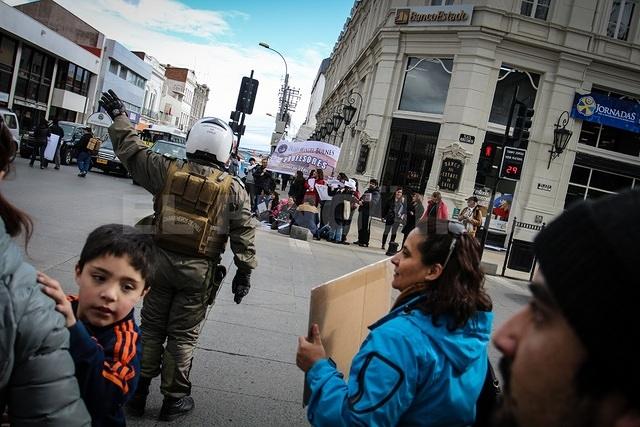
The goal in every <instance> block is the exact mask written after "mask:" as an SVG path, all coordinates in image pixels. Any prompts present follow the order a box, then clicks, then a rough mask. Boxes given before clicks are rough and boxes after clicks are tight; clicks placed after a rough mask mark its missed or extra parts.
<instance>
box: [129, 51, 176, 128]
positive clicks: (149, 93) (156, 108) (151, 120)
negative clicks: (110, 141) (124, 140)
mask: <svg viewBox="0 0 640 427" xmlns="http://www.w3.org/2000/svg"><path fill="white" fill-rule="evenodd" d="M133 53H134V54H135V55H136V56H137V57H138V58H140V59H142V60H143V61H144V62H145V63H146V64H149V65H150V66H151V77H150V78H149V80H147V82H146V83H145V86H144V99H143V101H142V112H141V117H140V124H141V126H145V125H149V124H160V123H162V122H163V121H164V118H163V117H161V114H160V113H161V104H162V94H163V92H164V91H165V88H164V86H165V84H166V82H165V76H164V73H165V71H166V69H165V66H164V65H162V64H161V63H160V61H158V60H157V59H156V58H154V57H153V56H151V55H147V54H146V53H145V52H133ZM170 121H171V120H170V119H169V120H167V123H166V124H168V123H169V122H170Z"/></svg>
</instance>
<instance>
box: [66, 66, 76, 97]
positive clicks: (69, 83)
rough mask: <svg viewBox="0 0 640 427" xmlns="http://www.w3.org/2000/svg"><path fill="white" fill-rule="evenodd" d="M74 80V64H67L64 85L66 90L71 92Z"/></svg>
mask: <svg viewBox="0 0 640 427" xmlns="http://www.w3.org/2000/svg"><path fill="white" fill-rule="evenodd" d="M75 78H76V64H73V63H69V68H68V69H67V82H66V84H65V86H66V88H67V89H68V90H73V81H74V80H75Z"/></svg>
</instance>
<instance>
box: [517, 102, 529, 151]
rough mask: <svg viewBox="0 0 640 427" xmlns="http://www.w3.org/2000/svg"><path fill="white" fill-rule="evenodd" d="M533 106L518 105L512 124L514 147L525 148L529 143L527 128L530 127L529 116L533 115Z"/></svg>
mask: <svg viewBox="0 0 640 427" xmlns="http://www.w3.org/2000/svg"><path fill="white" fill-rule="evenodd" d="M533 113H534V111H533V108H527V107H526V106H525V105H522V104H521V105H520V106H519V108H518V115H517V116H516V123H515V125H514V126H513V146H514V147H515V148H522V149H524V150H526V149H527V146H528V145H529V129H530V128H531V118H532V117H533Z"/></svg>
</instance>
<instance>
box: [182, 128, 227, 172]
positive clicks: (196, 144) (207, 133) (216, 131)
mask: <svg viewBox="0 0 640 427" xmlns="http://www.w3.org/2000/svg"><path fill="white" fill-rule="evenodd" d="M232 145H233V132H232V131H231V128H230V127H229V125H227V124H226V123H225V122H223V121H222V120H220V119H217V118H215V117H204V118H202V119H200V120H198V121H197V122H195V123H194V124H193V126H191V129H189V132H187V145H186V149H187V154H195V153H196V151H201V152H204V153H209V154H211V155H214V156H216V160H217V161H218V162H220V163H226V162H227V160H229V156H230V155H231V147H232Z"/></svg>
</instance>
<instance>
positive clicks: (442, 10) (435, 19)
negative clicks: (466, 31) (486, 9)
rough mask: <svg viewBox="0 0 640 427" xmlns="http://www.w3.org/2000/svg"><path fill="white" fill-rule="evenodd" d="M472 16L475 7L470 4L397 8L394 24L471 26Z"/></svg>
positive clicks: (410, 25) (411, 25)
mask: <svg viewBox="0 0 640 427" xmlns="http://www.w3.org/2000/svg"><path fill="white" fill-rule="evenodd" d="M472 15H473V5H470V4H461V5H458V6H422V7H411V8H397V9H396V16H395V20H394V22H395V24H396V25H406V26H409V27H415V26H441V25H471V16H472Z"/></svg>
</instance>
